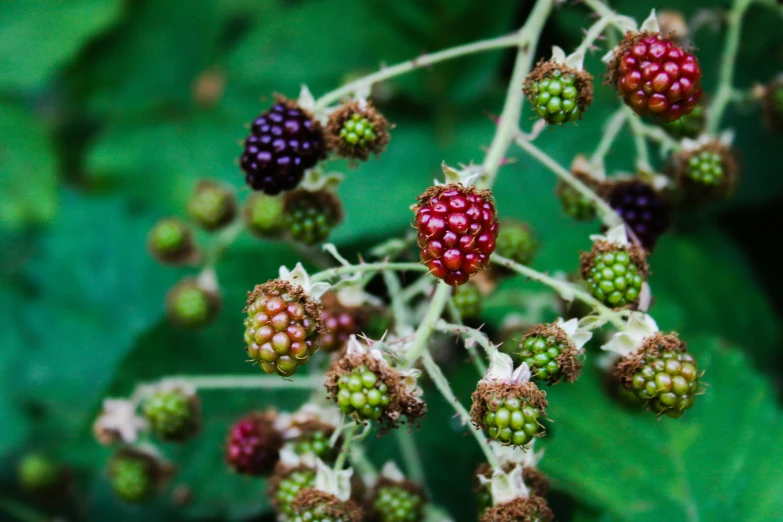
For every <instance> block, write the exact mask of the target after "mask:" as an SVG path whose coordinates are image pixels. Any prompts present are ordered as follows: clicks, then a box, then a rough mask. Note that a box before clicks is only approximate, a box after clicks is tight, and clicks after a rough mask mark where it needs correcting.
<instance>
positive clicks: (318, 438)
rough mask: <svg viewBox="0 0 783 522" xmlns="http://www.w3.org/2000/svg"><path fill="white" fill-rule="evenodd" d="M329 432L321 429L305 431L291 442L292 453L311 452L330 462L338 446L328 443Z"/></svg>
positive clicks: (302, 453) (304, 453) (303, 453)
mask: <svg viewBox="0 0 783 522" xmlns="http://www.w3.org/2000/svg"><path fill="white" fill-rule="evenodd" d="M330 437H331V433H326V432H324V431H323V430H316V431H305V432H303V433H302V434H301V435H300V436H299V437H297V438H296V440H294V442H293V449H294V453H296V454H297V455H306V454H308V453H312V454H313V455H315V456H316V457H318V458H319V459H321V460H323V461H324V462H330V461H332V460H334V458H335V457H336V456H337V453H338V451H339V448H333V447H331V445H330V444H329V439H330Z"/></svg>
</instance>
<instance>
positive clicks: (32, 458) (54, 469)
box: [17, 453, 63, 493]
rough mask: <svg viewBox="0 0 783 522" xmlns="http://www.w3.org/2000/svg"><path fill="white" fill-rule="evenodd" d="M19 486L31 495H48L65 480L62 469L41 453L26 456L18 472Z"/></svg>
mask: <svg viewBox="0 0 783 522" xmlns="http://www.w3.org/2000/svg"><path fill="white" fill-rule="evenodd" d="M17 473H18V477H19V485H20V486H21V487H22V489H24V490H25V491H27V492H29V493H46V492H48V491H52V490H55V489H57V488H58V487H59V486H60V485H61V483H62V479H63V473H62V469H61V467H60V466H59V465H58V464H56V463H55V462H54V461H52V460H51V459H49V458H48V457H46V456H44V455H41V454H39V453H31V454H29V455H25V456H24V458H22V460H21V462H20V463H19V468H18V470H17Z"/></svg>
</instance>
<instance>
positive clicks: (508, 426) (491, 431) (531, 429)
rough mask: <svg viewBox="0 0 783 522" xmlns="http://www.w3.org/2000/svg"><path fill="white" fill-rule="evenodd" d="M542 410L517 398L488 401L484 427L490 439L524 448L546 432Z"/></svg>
mask: <svg viewBox="0 0 783 522" xmlns="http://www.w3.org/2000/svg"><path fill="white" fill-rule="evenodd" d="M540 418H541V409H540V408H538V407H536V406H533V405H532V404H529V403H527V402H526V401H524V400H522V399H520V398H517V397H508V398H505V399H500V398H498V399H492V400H490V401H487V413H486V414H485V415H484V425H485V426H486V429H487V435H489V438H491V439H494V440H497V441H499V442H502V443H503V444H507V445H512V446H524V445H525V444H527V443H528V442H530V441H531V440H533V437H536V436H538V435H540V434H542V433H543V432H544V428H543V426H541V424H540V423H539V419H540Z"/></svg>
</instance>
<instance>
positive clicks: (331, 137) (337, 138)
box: [326, 100, 392, 161]
mask: <svg viewBox="0 0 783 522" xmlns="http://www.w3.org/2000/svg"><path fill="white" fill-rule="evenodd" d="M352 120H353V121H354V122H356V121H361V122H362V124H363V125H364V124H365V123H366V124H367V125H369V127H370V129H371V131H372V134H373V136H374V137H373V138H372V139H361V138H362V135H359V136H358V137H359V141H357V142H354V143H352V142H351V141H353V140H352V139H351V140H348V139H346V130H347V127H346V124H349V125H350V123H349V122H351V121H352ZM391 127H392V125H390V124H389V122H388V121H387V120H386V118H385V117H384V116H383V114H381V113H380V112H378V110H377V109H376V108H375V107H374V106H373V104H372V103H371V102H369V101H367V100H363V101H354V102H350V103H346V104H344V105H341V106H340V107H339V108H338V109H337V110H335V111H334V112H333V113H332V114H331V115H330V116H329V121H328V122H327V124H326V143H327V146H328V147H329V149H330V150H333V151H334V152H335V154H337V155H338V156H339V157H341V158H348V159H352V160H359V161H367V160H368V159H369V158H370V154H374V155H375V156H376V157H377V156H378V155H380V154H381V153H382V152H383V151H384V150H386V146H387V145H388V144H389V140H390V136H389V129H390V128H391ZM365 136H366V135H365Z"/></svg>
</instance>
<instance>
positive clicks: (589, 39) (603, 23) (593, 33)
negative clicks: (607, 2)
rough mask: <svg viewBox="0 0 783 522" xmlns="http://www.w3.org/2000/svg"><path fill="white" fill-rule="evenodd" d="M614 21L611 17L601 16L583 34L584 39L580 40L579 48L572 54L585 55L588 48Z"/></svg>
mask: <svg viewBox="0 0 783 522" xmlns="http://www.w3.org/2000/svg"><path fill="white" fill-rule="evenodd" d="M613 21H614V17H613V16H611V17H610V16H602V17H601V18H599V19H598V21H597V22H595V23H594V24H593V25H592V26H591V27H590V29H588V30H587V34H585V39H584V40H582V43H581V44H580V45H579V47H577V48H576V50H575V51H574V54H576V53H587V51H589V50H590V48H591V47H592V46H593V44H594V43H595V41H596V40H598V39H599V38H600V37H601V34H603V32H604V30H605V29H606V28H607V27H608V26H609V25H610V24H611V23H612V22H613Z"/></svg>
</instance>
